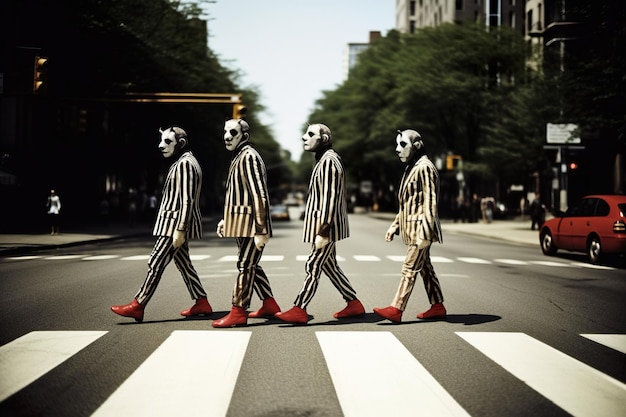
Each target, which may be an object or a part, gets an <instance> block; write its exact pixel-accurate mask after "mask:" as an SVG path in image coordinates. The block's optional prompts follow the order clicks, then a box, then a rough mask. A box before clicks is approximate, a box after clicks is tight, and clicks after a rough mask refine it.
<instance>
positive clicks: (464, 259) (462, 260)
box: [456, 257, 491, 264]
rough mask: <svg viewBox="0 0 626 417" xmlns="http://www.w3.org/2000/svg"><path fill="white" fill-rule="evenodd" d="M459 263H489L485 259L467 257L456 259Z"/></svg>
mask: <svg viewBox="0 0 626 417" xmlns="http://www.w3.org/2000/svg"><path fill="white" fill-rule="evenodd" d="M456 259H458V260H459V261H461V262H466V263H468V264H490V263H491V262H490V261H487V260H485V259H481V258H467V257H460V258H456Z"/></svg>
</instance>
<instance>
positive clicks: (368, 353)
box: [316, 332, 469, 417]
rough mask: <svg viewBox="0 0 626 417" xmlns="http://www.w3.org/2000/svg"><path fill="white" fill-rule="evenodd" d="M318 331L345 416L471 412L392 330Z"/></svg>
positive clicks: (458, 413) (442, 414) (451, 414)
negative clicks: (442, 384)
mask: <svg viewBox="0 0 626 417" xmlns="http://www.w3.org/2000/svg"><path fill="white" fill-rule="evenodd" d="M316 335H317V339H318V341H319V343H320V346H321V348H322V352H323V353H324V358H325V359H326V364H327V366H328V369H329V371H330V375H331V377H332V380H333V384H334V386H335V391H336V392H337V397H338V398H339V403H340V404H341V409H342V410H343V414H344V416H346V417H369V416H371V417H379V416H394V417H403V416H407V417H408V416H420V415H434V416H442V417H447V416H449V417H453V416H469V414H467V412H466V411H465V410H464V409H463V408H462V407H461V406H460V405H459V404H458V403H457V402H456V401H455V400H454V399H453V398H452V397H451V396H450V394H448V392H447V391H446V390H444V389H443V387H442V386H441V385H440V384H439V383H438V382H437V381H436V380H435V379H434V378H433V376H432V375H431V374H430V373H429V372H428V371H427V370H426V369H425V368H424V367H423V366H422V365H421V364H420V363H419V362H418V361H417V360H416V359H415V358H414V357H413V356H412V355H411V353H410V352H409V351H408V350H407V349H406V348H405V347H404V346H403V345H402V343H400V341H399V340H398V339H397V338H396V337H395V336H393V335H392V334H391V333H390V332H316ZM354 346H358V347H359V348H358V349H354ZM409 399H410V400H409Z"/></svg>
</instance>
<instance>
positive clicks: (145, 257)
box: [120, 255, 150, 261]
mask: <svg viewBox="0 0 626 417" xmlns="http://www.w3.org/2000/svg"><path fill="white" fill-rule="evenodd" d="M149 258H150V255H134V256H125V257H123V258H120V259H121V260H122V261H147V260H148V259H149Z"/></svg>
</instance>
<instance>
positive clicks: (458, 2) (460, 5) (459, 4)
mask: <svg viewBox="0 0 626 417" xmlns="http://www.w3.org/2000/svg"><path fill="white" fill-rule="evenodd" d="M456 9H457V10H463V0H456Z"/></svg>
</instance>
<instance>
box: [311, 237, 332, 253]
mask: <svg viewBox="0 0 626 417" xmlns="http://www.w3.org/2000/svg"><path fill="white" fill-rule="evenodd" d="M329 243H330V238H328V237H322V236H320V235H315V242H314V243H313V244H314V245H315V249H317V250H320V249H322V248H323V247H324V246H326V245H328V244H329Z"/></svg>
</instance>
